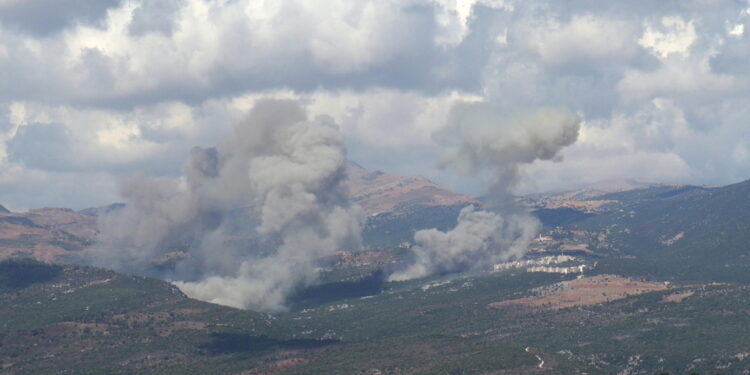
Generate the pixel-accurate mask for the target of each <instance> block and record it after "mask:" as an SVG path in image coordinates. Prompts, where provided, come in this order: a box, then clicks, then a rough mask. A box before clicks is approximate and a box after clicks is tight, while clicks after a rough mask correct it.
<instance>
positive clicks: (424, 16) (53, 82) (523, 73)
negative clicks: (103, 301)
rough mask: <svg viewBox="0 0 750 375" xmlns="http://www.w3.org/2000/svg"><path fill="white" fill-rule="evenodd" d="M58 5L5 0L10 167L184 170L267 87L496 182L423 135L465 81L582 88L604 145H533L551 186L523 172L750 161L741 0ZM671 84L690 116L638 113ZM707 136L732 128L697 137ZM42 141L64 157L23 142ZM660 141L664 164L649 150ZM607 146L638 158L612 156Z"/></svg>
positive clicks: (563, 177) (528, 103)
mask: <svg viewBox="0 0 750 375" xmlns="http://www.w3.org/2000/svg"><path fill="white" fill-rule="evenodd" d="M58 3H59V4H58ZM61 4H63V3H61V2H54V1H47V0H29V1H16V0H5V1H0V9H1V10H0V88H1V89H0V117H2V119H1V120H0V123H3V124H4V125H2V127H0V131H2V132H3V134H2V135H0V143H2V145H0V151H1V154H2V155H1V156H2V157H1V158H0V169H1V170H2V173H3V175H5V176H15V177H12V178H11V177H7V178H6V179H5V180H4V181H7V183H10V181H18V180H19V179H20V176H22V175H32V174H33V175H34V176H36V177H35V178H37V179H38V180H40V181H42V180H44V179H45V178H46V179H47V181H54V180H55V179H58V178H60V176H61V175H64V176H65V178H66V179H69V180H71V181H73V180H75V179H76V178H79V179H81V180H82V181H86V182H87V183H86V185H87V186H95V185H97V184H98V183H101V181H102V179H106V180H114V179H115V178H116V177H118V176H120V175H122V174H132V173H134V172H135V171H139V170H143V169H144V168H145V169H146V173H147V174H158V175H160V176H163V177H174V176H175V175H177V174H179V170H180V165H181V158H180V157H179V155H184V154H186V153H187V152H188V151H189V150H190V148H191V147H192V146H193V145H196V144H197V145H202V146H210V145H213V144H215V143H216V142H217V141H218V139H219V138H221V136H224V135H226V134H228V133H229V131H230V129H229V127H228V126H226V125H225V124H230V123H234V122H235V121H236V120H237V119H238V117H239V115H238V114H239V113H242V112H243V111H242V109H243V108H244V109H247V108H249V107H250V106H251V105H249V104H248V103H252V101H253V100H254V99H252V98H255V97H258V96H262V95H272V96H278V97H294V98H297V99H300V100H302V101H305V102H306V103H309V108H310V110H311V111H312V112H315V113H318V112H319V113H331V114H332V115H333V117H334V118H335V119H336V122H337V123H339V124H340V125H341V126H342V132H343V134H344V136H345V138H346V142H347V143H348V144H349V145H351V147H350V151H351V152H350V155H352V157H354V158H355V160H356V161H358V162H360V163H361V164H363V165H365V166H372V167H375V168H381V169H384V170H389V171H395V172H398V173H402V174H425V175H428V177H430V178H432V179H434V180H436V181H438V182H442V183H445V184H448V185H449V186H450V187H453V188H456V189H461V190H462V191H465V192H470V193H479V192H480V190H481V189H480V186H481V178H480V177H461V178H459V177H456V174H455V173H453V172H450V171H441V170H438V169H436V168H434V166H433V165H432V162H431V160H433V159H434V158H435V157H436V154H438V153H440V152H441V151H440V148H439V147H438V145H437V142H433V141H432V140H431V139H430V138H429V137H426V136H425V134H428V133H431V132H433V131H434V130H435V129H437V128H440V127H442V126H443V125H445V123H446V117H447V112H448V110H449V109H450V108H451V107H452V106H453V104H455V103H457V102H459V101H462V100H465V99H466V98H467V97H471V98H478V99H481V100H487V101H491V102H493V103H494V105H496V106H498V107H502V110H503V111H505V112H506V113H511V112H512V110H513V109H515V108H534V107H549V106H564V107H568V108H571V109H573V110H575V111H577V112H580V113H582V114H583V115H584V117H585V118H586V120H587V123H586V124H584V125H583V127H584V133H588V134H593V133H595V132H596V133H597V134H599V135H598V136H597V139H599V140H600V144H599V145H592V144H590V143H587V142H578V143H577V144H576V145H574V146H572V147H571V148H569V149H566V150H564V151H563V155H564V156H566V158H565V160H564V161H563V162H562V163H548V162H544V161H538V162H535V163H532V165H531V166H530V168H529V169H527V170H528V171H529V173H533V174H534V181H536V182H537V185H536V187H533V186H530V185H529V184H528V183H523V184H522V185H521V186H520V187H521V188H522V189H525V190H523V191H530V190H535V189H548V188H553V189H555V188H561V187H563V186H567V185H568V184H569V181H571V180H573V181H589V180H591V179H593V178H595V177H592V176H591V175H590V174H589V173H586V171H587V170H589V171H590V170H601V171H602V173H605V174H606V175H607V176H608V177H618V176H619V177H637V176H638V175H641V176H657V177H658V176H663V177H664V178H665V179H673V181H674V182H692V183H696V182H700V183H706V182H708V183H714V184H720V183H730V182H734V181H736V180H738V179H743V178H747V177H748V176H747V175H746V173H744V172H743V169H744V168H743V167H744V166H745V164H743V162H742V160H744V159H743V156H742V155H744V151H743V150H745V149H746V147H747V145H746V143H747V142H746V137H747V134H746V130H745V129H746V128H747V127H746V125H744V124H746V122H747V120H748V117H746V116H747V111H745V110H744V108H745V106H746V102H747V101H748V95H749V93H750V90H749V88H750V86H749V85H748V84H749V83H750V69H749V68H748V66H747V63H746V62H747V59H748V56H750V47H748V46H750V44H748V42H747V41H748V39H747V38H748V36H747V32H746V29H747V26H748V25H747V23H748V16H750V13H749V12H748V5H747V4H746V3H744V2H733V1H729V0H727V1H716V2H705V1H662V2H653V1H645V0H643V1H641V0H638V1H632V2H628V3H622V4H620V3H593V2H590V1H578V0H576V1H568V2H554V1H547V0H534V1H512V0H511V1H507V0H504V1H499V0H461V1H443V0H388V1H381V2H371V1H366V0H362V1H359V0H357V1H333V2H328V3H326V6H325V7H323V6H320V4H315V3H310V2H309V1H297V0H288V1H287V0H285V1H276V2H258V1H250V0H238V1H231V2H215V1H207V0H169V1H141V0H136V1H127V2H121V1H89V0H76V1H69V2H65V4H64V5H61ZM248 98H250V99H248ZM655 101H656V102H662V103H670V104H669V107H671V108H673V109H672V110H670V111H672V112H674V113H677V112H679V113H681V118H682V119H684V122H675V123H671V124H670V123H668V122H665V123H664V124H663V125H661V127H662V128H663V129H661V130H659V131H656V132H654V131H653V130H652V129H651V130H650V128H649V127H644V126H642V125H641V124H642V121H643V116H644V115H643V113H644V109H645V110H646V111H650V110H651V109H650V108H652V107H653V106H654V104H653V103H654V102H655ZM240 107H242V108H240ZM324 107H325V108H330V109H331V111H325V110H324V109H325V108H324ZM11 108H13V110H11ZM19 108H22V109H23V110H19ZM660 111H662V110H660ZM663 111H666V110H663ZM665 113H666V112H665ZM25 126H29V128H27V129H24V127H25ZM42 128H44V129H47V130H48V131H45V132H42V131H40V129H42ZM52 132H54V133H52ZM39 133H45V134H39ZM51 134H57V136H55V137H53V136H51ZM676 134H683V135H681V136H679V137H677V138H675V137H676ZM686 134H689V135H686ZM698 135H700V136H702V137H704V139H705V143H707V144H708V143H710V144H721V145H722V146H721V147H716V148H712V149H711V152H710V153H708V152H704V151H703V149H702V148H700V147H693V146H692V145H694V144H695V142H696V141H695V140H694V139H696V138H695V137H697V136H698ZM15 137H18V139H14V138H15ZM37 137H38V138H39V140H38V141H32V140H31V139H30V138H37ZM644 138H647V139H648V140H647V141H646V142H635V141H634V142H630V140H639V139H644ZM656 138H659V139H658V140H657V139H656ZM623 139H624V140H627V141H628V142H627V143H628V147H622V144H621V143H622V142H619V140H623ZM677 140H679V142H678V141H677ZM42 143H45V144H46V146H45V147H46V148H48V149H49V150H53V149H54V150H57V152H59V153H60V156H61V157H60V158H58V159H57V160H56V161H55V160H52V159H49V158H47V160H45V157H44V156H43V155H33V154H30V153H29V152H24V150H25V148H24V145H28V146H29V147H33V146H32V144H42ZM656 143H658V144H661V145H662V146H663V147H653V146H654V144H656ZM8 150H10V151H12V155H9V154H7V151H8ZM649 159H650V160H653V161H654V162H652V163H647V164H648V168H643V167H642V168H636V167H635V165H638V164H642V161H643V160H649ZM598 160H600V161H602V163H604V162H605V161H606V162H607V163H610V164H609V165H617V164H621V165H625V166H633V167H628V168H610V167H607V168H596V166H597V165H598V164H597V161H598ZM584 166H585V167H584ZM45 176H47V177H45ZM555 176H559V177H555ZM95 179H96V181H95ZM657 179H659V178H657ZM50 185H52V184H49V183H48V184H46V188H49V186H50ZM11 190H13V191H17V192H18V194H20V195H16V194H14V195H12V196H13V197H14V198H13V202H3V203H4V204H9V205H11V206H15V207H24V208H25V207H30V206H36V205H45V204H51V202H62V201H64V200H63V198H62V197H63V192H62V190H61V191H60V193H59V196H60V197H59V198H57V199H53V200H45V201H39V200H36V199H34V196H41V192H40V191H39V190H40V189H36V191H35V190H34V189H32V190H28V196H26V197H24V196H23V190H19V189H15V188H13V187H11V186H8V185H5V183H3V186H0V191H11ZM91 193H92V197H94V196H96V197H98V198H97V199H104V197H105V196H107V195H104V194H101V192H98V191H96V192H95V191H91ZM45 194H47V193H45ZM4 196H9V195H4ZM108 196H112V194H109V195H108ZM45 202H50V203H45ZM101 203H105V202H101V201H93V200H92V201H91V202H90V204H101ZM76 204H80V205H84V204H85V202H84V200H81V201H76Z"/></svg>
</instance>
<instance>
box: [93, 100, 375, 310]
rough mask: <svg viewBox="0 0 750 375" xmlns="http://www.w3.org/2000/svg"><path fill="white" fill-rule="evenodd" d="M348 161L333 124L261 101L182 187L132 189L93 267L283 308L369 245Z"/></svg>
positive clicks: (192, 292)
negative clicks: (337, 259)
mask: <svg viewBox="0 0 750 375" xmlns="http://www.w3.org/2000/svg"><path fill="white" fill-rule="evenodd" d="M345 158H346V149H345V147H344V142H343V138H342V135H341V134H340V132H339V131H338V128H337V127H336V125H335V124H334V123H333V122H332V120H331V119H330V118H329V117H326V116H320V117H317V118H315V119H313V120H308V119H307V115H306V113H305V111H304V109H303V108H302V107H301V106H300V104H299V103H297V102H294V101H287V100H261V101H258V102H257V103H256V105H255V106H254V108H253V109H252V110H251V112H250V114H249V116H248V118H247V120H246V121H244V122H242V123H240V124H238V125H237V126H236V127H235V128H234V130H233V132H232V134H231V135H230V136H229V137H227V138H226V139H225V140H224V141H223V142H221V143H220V144H219V145H218V146H217V147H215V148H206V149H203V148H195V149H194V150H193V152H192V153H191V155H190V157H189V159H188V160H187V162H186V163H185V166H184V177H182V178H180V179H166V178H145V177H141V178H134V179H131V180H129V181H127V182H126V183H124V184H123V186H122V195H123V197H124V198H125V199H126V200H127V202H128V204H127V206H126V207H125V208H124V209H122V210H119V211H115V212H112V213H110V214H107V215H104V216H102V217H101V218H100V222H99V227H100V232H101V235H100V241H99V243H98V245H97V246H96V248H95V250H94V251H93V253H92V262H93V263H94V264H97V265H102V266H108V267H112V268H115V269H117V270H120V271H126V272H134V273H140V274H150V275H157V276H161V277H163V278H167V279H170V280H173V281H174V282H175V284H176V285H178V286H179V287H180V289H182V290H183V292H185V293H186V294H187V295H189V296H191V297H194V298H197V299H201V300H204V301H209V302H214V303H219V304H224V305H229V306H234V307H239V308H250V309H257V310H262V311H271V312H272V311H279V310H283V309H284V303H285V300H286V298H287V297H288V296H289V294H290V293H292V292H294V291H295V290H296V289H298V288H301V287H304V286H307V285H309V284H310V283H312V282H314V281H315V279H316V277H317V271H316V266H317V261H318V260H319V259H321V258H324V257H326V256H329V255H332V254H333V253H334V252H335V251H336V250H338V249H342V248H346V249H357V248H359V247H360V242H361V239H360V234H361V226H362V223H363V221H364V214H363V212H362V210H361V208H360V207H359V206H355V205H350V204H349V202H348V200H347V196H346V194H345V191H344V189H343V185H342V182H343V179H344V177H345V174H344V173H345V172H344V171H345ZM238 239H242V241H238ZM243 241H244V242H243ZM243 244H244V245H243ZM164 264H167V265H169V266H168V267H158V266H157V265H164Z"/></svg>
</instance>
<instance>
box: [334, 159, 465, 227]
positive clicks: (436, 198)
mask: <svg viewBox="0 0 750 375" xmlns="http://www.w3.org/2000/svg"><path fill="white" fill-rule="evenodd" d="M346 174H347V180H346V182H345V185H346V188H347V189H348V191H349V195H350V197H351V199H352V201H354V202H355V203H357V204H359V205H360V206H362V208H363V209H364V210H365V212H366V213H367V214H368V215H370V216H372V215H377V214H380V213H384V212H391V213H394V214H399V213H403V212H406V211H408V210H409V209H410V208H413V207H418V206H453V205H457V204H465V203H474V202H476V201H475V200H474V199H473V198H471V197H468V196H465V195H462V194H458V193H455V192H453V191H451V190H448V189H447V188H445V187H442V186H440V185H438V184H435V183H434V182H432V181H430V180H429V179H427V178H425V177H422V176H416V177H407V176H399V175H395V174H390V173H385V172H382V171H377V170H371V169H367V168H364V167H362V166H360V165H359V164H356V163H354V162H349V163H347V166H346Z"/></svg>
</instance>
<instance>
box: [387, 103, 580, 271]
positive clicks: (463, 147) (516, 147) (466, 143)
mask: <svg viewBox="0 0 750 375" xmlns="http://www.w3.org/2000/svg"><path fill="white" fill-rule="evenodd" d="M580 123H581V118H580V117H579V116H578V115H576V114H575V113H573V112H571V111H569V110H566V109H560V108H541V109H536V110H534V111H527V112H524V113H517V114H514V115H511V116H507V115H506V114H504V113H502V112H501V111H498V110H497V109H495V108H494V107H493V106H492V105H491V104H488V103H468V104H460V105H457V106H456V107H454V108H453V109H452V111H451V116H450V118H449V120H448V125H447V126H446V127H445V128H444V129H443V130H441V131H440V132H439V133H438V134H436V136H435V138H436V140H437V141H438V143H440V144H441V145H442V146H443V147H444V153H443V155H442V158H441V160H440V166H441V167H446V168H447V167H450V168H454V169H455V170H457V171H458V172H460V173H462V174H464V175H467V176H468V175H473V174H477V173H479V172H482V171H487V172H488V173H489V177H490V183H489V189H488V191H487V195H486V197H487V199H488V204H489V206H490V207H492V210H491V211H481V210H480V211H477V210H476V209H475V208H474V207H473V206H468V207H465V208H464V209H463V210H461V212H460V214H459V216H458V223H457V225H456V227H455V228H453V229H451V230H450V231H447V232H441V231H438V230H436V229H428V230H421V231H418V232H417V233H415V235H414V242H415V246H414V247H413V248H412V249H413V258H412V259H411V262H410V263H409V264H408V265H406V266H405V267H404V268H403V269H401V270H398V271H396V272H394V273H393V274H391V275H390V277H389V280H391V281H402V280H410V279H415V278H419V277H424V276H429V275H434V274H439V273H447V272H459V271H464V270H474V269H481V268H486V267H489V266H491V265H492V264H494V263H497V262H499V261H505V260H508V259H512V258H518V257H521V256H523V254H524V253H525V252H526V249H527V248H528V245H529V244H530V243H531V240H532V239H533V238H534V237H535V236H536V234H537V233H538V232H539V230H540V229H541V223H539V221H538V220H537V219H536V218H534V217H532V216H531V215H530V214H529V212H527V211H526V210H524V209H523V208H521V207H518V205H516V204H515V202H514V200H513V195H512V189H513V188H514V187H515V186H516V185H517V184H518V182H519V179H520V172H521V168H522V167H523V166H524V165H528V164H532V163H533V162H535V161H537V160H555V159H556V158H558V153H559V152H560V150H562V149H563V148H564V147H566V146H568V145H571V144H573V143H575V141H576V140H577V139H578V132H579V130H580Z"/></svg>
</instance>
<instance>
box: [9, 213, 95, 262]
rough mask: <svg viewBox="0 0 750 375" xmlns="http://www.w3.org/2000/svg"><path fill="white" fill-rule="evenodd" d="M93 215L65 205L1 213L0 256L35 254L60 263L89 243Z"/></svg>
mask: <svg viewBox="0 0 750 375" xmlns="http://www.w3.org/2000/svg"><path fill="white" fill-rule="evenodd" d="M96 234H97V230H96V218H95V217H92V216H88V215H84V214H81V213H78V212H75V211H73V210H70V209H65V208H41V209H34V210H29V211H27V212H23V213H13V212H10V211H8V212H0V259H4V258H8V257H19V256H20V257H28V256H31V257H34V258H36V259H38V260H41V261H45V262H59V261H65V259H66V258H67V257H68V256H70V255H71V254H74V253H75V252H76V251H79V250H81V249H83V248H85V247H86V246H89V245H91V244H92V243H93V242H94V240H95V239H96Z"/></svg>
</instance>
